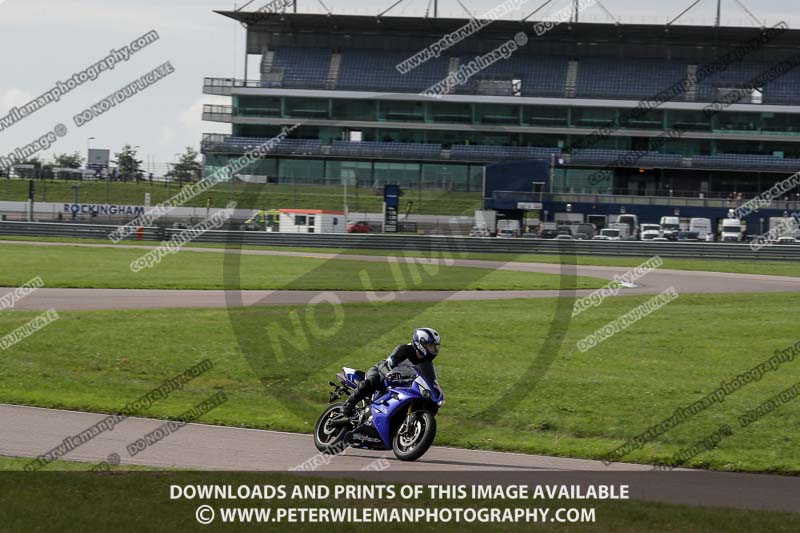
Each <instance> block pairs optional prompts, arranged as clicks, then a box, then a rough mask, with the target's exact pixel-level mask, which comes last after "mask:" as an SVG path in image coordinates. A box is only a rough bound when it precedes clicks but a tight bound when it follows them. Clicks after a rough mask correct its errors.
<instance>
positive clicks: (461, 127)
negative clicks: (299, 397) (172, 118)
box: [202, 11, 800, 216]
mask: <svg viewBox="0 0 800 533" xmlns="http://www.w3.org/2000/svg"><path fill="white" fill-rule="evenodd" d="M219 13H220V14H222V15H224V16H226V17H230V18H233V19H235V20H238V21H240V22H247V21H248V18H249V17H250V15H249V14H248V13H244V12H242V11H238V12H236V11H224V12H219ZM466 22H467V21H466V20H461V19H442V18H434V19H430V18H415V17H380V18H377V17H366V16H344V15H319V14H290V13H283V14H275V15H271V16H264V17H260V18H259V19H258V22H257V23H255V24H251V25H250V26H248V35H247V54H248V55H257V56H259V57H260V58H261V61H260V72H256V73H252V72H251V73H246V74H245V77H246V79H244V80H237V79H228V78H206V79H205V81H204V92H205V93H206V94H214V95H226V96H230V97H231V98H232V104H231V105H230V106H206V109H204V119H206V120H216V121H220V122H227V123H231V124H232V127H233V134H232V135H230V136H225V135H218V134H205V135H204V137H203V142H202V150H203V153H204V154H205V155H206V165H207V169H214V168H217V167H219V166H222V165H224V164H225V163H226V162H227V161H228V159H229V158H231V157H235V156H237V155H240V154H242V153H243V152H244V151H245V150H246V149H247V148H248V147H253V146H257V145H258V144H260V143H263V142H264V140H266V139H268V138H270V137H272V136H274V135H276V134H278V133H279V132H280V129H281V127H283V126H291V125H293V124H296V123H302V126H301V127H299V128H297V129H296V130H295V131H294V132H293V133H292V135H291V137H292V138H291V139H287V140H286V141H284V142H283V143H281V144H280V145H279V146H278V147H277V148H276V149H275V150H274V151H273V152H272V154H270V155H269V156H268V157H266V158H265V159H263V160H261V161H259V162H258V163H257V164H256V165H254V166H255V167H256V168H255V170H254V169H249V170H248V171H247V173H248V174H254V173H255V174H266V175H268V176H269V177H270V180H269V181H271V182H278V183H280V182H282V181H287V180H293V181H295V182H304V183H328V184H333V183H336V184H338V183H341V180H342V179H343V178H344V177H352V176H355V179H356V180H357V183H359V184H363V185H365V186H371V185H376V184H378V185H380V184H383V183H386V182H387V181H391V182H393V183H398V184H399V185H401V186H402V187H421V188H424V187H445V188H448V189H450V190H459V191H480V190H481V186H482V176H483V168H484V166H485V165H486V164H490V163H494V162H502V161H513V160H526V159H544V160H547V161H548V162H549V163H550V169H551V171H550V176H549V177H548V178H549V179H548V181H549V182H548V184H547V192H548V193H552V194H554V195H555V194H569V195H573V196H571V198H574V197H575V196H574V195H598V194H600V195H603V194H614V195H617V196H615V197H616V198H620V197H621V196H622V197H625V196H684V197H689V198H701V199H702V198H726V197H729V196H730V195H731V194H742V195H744V197H751V196H754V195H756V194H758V193H759V192H761V191H763V190H766V189H768V188H769V187H770V186H771V185H772V184H774V183H775V182H778V181H781V180H783V179H785V178H786V177H787V176H788V175H790V174H792V173H794V172H797V171H800V135H798V133H800V123H798V122H797V115H798V113H800V68H796V69H795V68H792V69H789V70H788V72H785V73H782V74H781V75H780V76H778V77H775V78H774V79H770V80H768V81H766V82H762V81H761V80H760V81H759V83H758V84H757V85H756V86H755V87H751V88H749V89H747V91H746V92H745V93H744V96H743V97H742V98H741V99H739V100H738V102H737V103H733V104H731V105H729V106H726V107H725V108H724V109H722V110H720V111H717V112H714V113H708V112H704V109H706V108H707V106H709V104H711V103H712V102H714V101H716V100H718V99H720V98H722V97H724V96H725V95H726V94H728V93H730V92H731V91H732V90H735V89H738V88H741V87H746V86H748V84H750V82H751V81H752V80H754V79H755V78H757V77H758V76H760V75H762V74H763V73H764V72H766V71H768V70H769V69H770V68H771V67H772V66H773V65H775V64H776V62H778V61H781V60H785V59H787V58H793V57H794V56H795V55H796V54H797V49H798V45H800V31H793V30H782V31H775V32H772V33H770V34H769V36H768V37H767V38H765V39H764V40H765V41H767V42H766V43H765V44H764V43H762V44H759V45H758V46H750V47H749V48H748V49H747V52H746V53H745V54H743V56H740V57H739V58H738V59H736V60H734V61H727V62H725V64H723V65H722V67H721V68H715V69H714V70H713V72H711V74H708V75H702V76H701V75H699V73H701V72H708V71H709V69H708V66H709V65H719V64H720V58H722V57H724V56H725V54H727V53H730V52H732V51H734V50H736V49H737V47H742V46H746V45H747V43H752V42H755V40H757V39H759V37H760V36H762V35H764V34H765V31H767V30H765V29H762V28H735V27H700V26H669V27H667V26H653V25H619V24H597V23H569V24H562V25H560V26H557V27H555V28H554V29H553V30H551V31H549V32H547V33H545V34H544V35H542V36H541V37H537V36H536V34H535V32H534V31H533V27H534V25H535V22H534V21H528V22H518V21H511V20H499V21H496V22H494V23H492V24H491V25H490V26H488V27H486V28H484V29H482V30H481V31H480V32H478V33H477V34H475V35H473V36H472V37H470V38H468V39H466V40H464V41H462V42H460V43H458V44H457V45H455V46H453V47H451V48H450V49H448V50H446V51H445V52H443V53H442V54H441V55H440V56H439V57H438V58H433V57H432V58H431V59H429V60H428V61H426V62H424V63H422V64H421V65H419V66H417V67H416V68H414V69H412V70H411V71H409V72H407V73H405V74H402V73H401V72H400V71H399V70H398V69H397V68H396V65H397V64H398V63H400V62H401V61H403V60H405V59H407V58H409V57H410V56H412V55H414V54H415V53H417V52H419V51H420V49H421V48H423V47H424V46H425V45H427V44H430V43H432V42H435V41H437V40H438V39H439V38H440V37H441V36H443V35H445V34H447V33H450V32H453V31H455V30H457V29H458V28H459V27H460V26H462V25H463V24H465V23H466ZM519 31H524V32H526V33H527V35H528V36H529V39H528V44H527V45H526V46H524V47H522V48H520V49H519V50H517V51H516V52H515V53H514V54H513V55H512V56H511V57H510V58H509V59H507V60H503V61H500V62H497V63H495V64H493V65H492V66H491V67H489V68H486V69H484V70H483V71H481V72H480V73H478V74H477V75H475V76H473V77H471V78H470V79H469V80H467V81H466V82H465V83H463V84H461V85H457V86H456V87H454V88H453V89H452V90H451V91H450V92H449V93H448V94H445V95H443V96H442V97H441V98H436V99H434V98H431V97H429V96H425V95H422V94H421V93H422V92H423V91H425V90H426V89H427V88H429V87H430V86H431V85H433V84H435V83H437V82H439V81H440V80H442V79H444V78H445V77H446V76H447V75H448V74H449V73H454V72H456V71H457V70H458V68H459V67H460V66H461V65H464V64H466V63H467V62H469V61H470V60H472V59H473V58H474V57H475V56H477V55H480V54H485V53H487V52H488V51H490V50H492V49H493V48H495V47H497V46H498V45H499V44H501V43H503V42H506V41H508V40H509V39H510V38H512V37H513V36H514V35H515V34H516V33H517V32H519ZM798 63H800V61H798ZM675 84H679V85H680V84H682V89H681V91H679V92H677V93H675V94H673V95H672V97H671V98H670V99H668V100H667V101H665V102H663V103H661V105H659V106H656V107H655V108H654V109H650V110H649V111H646V112H633V110H635V109H636V108H637V106H638V105H639V103H640V101H643V100H644V101H648V100H653V99H654V98H656V97H657V95H658V94H659V93H661V92H663V91H665V90H666V89H668V88H670V87H671V86H674V85H675ZM598 128H607V129H608V130H610V133H609V134H608V135H606V136H600V137H597V135H592V134H593V133H595V132H596V131H597V130H598ZM672 129H675V130H678V131H680V132H681V135H680V136H679V137H677V136H676V137H675V138H668V139H664V138H663V134H664V132H665V131H668V130H672ZM598 169H608V170H609V171H610V174H609V175H611V176H613V177H611V178H606V179H603V180H596V179H592V176H596V175H597V171H598ZM587 197H588V196H587ZM633 203H634V204H636V203H641V202H633ZM555 209H557V207H555ZM698 216H700V215H698Z"/></svg>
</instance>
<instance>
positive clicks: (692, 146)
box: [661, 139, 712, 157]
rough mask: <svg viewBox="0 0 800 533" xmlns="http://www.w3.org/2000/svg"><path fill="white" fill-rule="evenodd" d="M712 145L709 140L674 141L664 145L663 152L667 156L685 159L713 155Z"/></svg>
mask: <svg viewBox="0 0 800 533" xmlns="http://www.w3.org/2000/svg"><path fill="white" fill-rule="evenodd" d="M711 150H712V144H711V141H710V140H709V139H673V140H669V141H666V142H665V143H664V148H663V149H662V150H661V151H662V152H663V153H666V154H680V155H682V156H684V157H691V156H693V155H712V154H711Z"/></svg>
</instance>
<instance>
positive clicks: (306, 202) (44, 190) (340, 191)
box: [0, 178, 482, 215]
mask: <svg viewBox="0 0 800 533" xmlns="http://www.w3.org/2000/svg"><path fill="white" fill-rule="evenodd" d="M28 181H29V180H20V179H10V180H9V179H6V178H0V201H8V202H24V201H25V200H27V199H28ZM75 184H78V185H80V189H79V193H78V200H79V202H80V203H86V204H95V203H100V204H105V203H108V204H122V205H144V195H145V194H146V193H150V195H151V202H152V204H153V205H155V204H157V203H160V202H163V201H164V200H167V199H168V198H170V197H172V196H174V195H175V194H177V193H178V192H179V191H180V189H179V188H178V186H177V185H176V184H169V183H167V184H165V183H155V184H151V183H148V182H141V183H139V184H136V183H122V182H112V183H110V184H108V185H107V184H106V182H104V181H103V182H101V181H67V180H45V181H40V180H36V186H35V187H36V193H35V194H36V198H35V201H37V202H53V203H70V204H71V203H73V202H74V201H75V191H74V190H73V189H72V186H73V185H75ZM241 193H246V194H249V195H252V194H256V195H260V196H259V199H258V201H259V202H261V203H262V205H254V204H253V205H251V204H248V206H249V207H251V208H253V209H295V208H297V209H300V208H305V209H338V210H341V209H342V207H343V199H344V187H343V186H341V185H298V186H294V185H274V184H270V185H247V184H243V183H233V184H231V183H223V184H221V185H217V186H215V187H213V188H211V189H210V190H209V191H208V192H207V193H205V194H202V195H200V196H198V197H196V198H193V199H192V200H190V201H188V202H186V204H184V205H185V206H186V207H206V202H207V201H208V199H209V198H210V199H211V206H212V207H225V206H226V205H227V203H228V201H229V200H230V199H231V197H232V196H234V195H239V194H241ZM253 201H255V200H253ZM400 201H401V205H402V208H403V209H405V206H406V203H407V202H408V201H413V202H414V204H413V210H412V213H415V214H422V215H472V214H473V213H474V211H475V210H476V209H480V208H481V205H482V201H481V194H480V193H479V192H449V191H444V190H425V191H422V195H421V196H420V195H419V194H418V191H416V190H411V189H409V190H406V191H405V194H404V196H402V197H401V199H400ZM348 204H349V208H350V211H352V212H353V213H380V212H381V210H382V205H383V189H381V190H380V194H376V193H375V190H374V189H354V188H353V187H350V188H349V190H348Z"/></svg>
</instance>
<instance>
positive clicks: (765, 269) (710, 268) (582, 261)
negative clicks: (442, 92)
mask: <svg viewBox="0 0 800 533" xmlns="http://www.w3.org/2000/svg"><path fill="white" fill-rule="evenodd" d="M3 240H7V241H32V242H64V243H87V244H110V243H111V241H109V240H108V239H69V238H62V237H23V236H10V235H0V241H3ZM121 244H143V245H153V246H157V245H158V244H159V243H158V242H155V241H124V242H123V243H121ZM186 247H187V248H189V247H196V248H224V247H225V245H224V244H214V243H208V244H204V243H191V244H188V245H187V246H186ZM242 248H243V249H245V250H282V251H295V252H318V253H336V254H350V255H353V254H355V255H392V256H406V257H428V256H430V252H428V251H426V250H416V251H410V252H407V251H398V250H358V249H342V248H311V247H282V246H242ZM434 254H435V252H434ZM457 257H458V258H459V259H482V260H485V261H524V262H529V263H560V262H561V258H560V257H559V256H557V255H546V254H519V255H515V254H495V253H459V254H458V256H457ZM648 259H650V258H649V257H612V256H600V255H579V256H576V261H577V264H579V265H587V266H616V267H634V266H638V265H640V264H642V263H643V262H644V261H646V260H648ZM662 259H663V261H664V265H663V266H662V267H661V268H662V269H670V270H697V271H706V272H729V273H734V274H761V275H767V276H794V277H798V276H800V268H797V264H796V263H795V262H793V261H730V260H726V259H672V258H668V257H667V258H662Z"/></svg>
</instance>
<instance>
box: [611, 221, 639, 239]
mask: <svg viewBox="0 0 800 533" xmlns="http://www.w3.org/2000/svg"><path fill="white" fill-rule="evenodd" d="M616 223H617V224H627V225H628V237H629V238H631V239H638V238H639V217H638V216H637V215H618V216H617V220H616ZM612 226H613V224H611V225H609V227H612Z"/></svg>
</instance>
